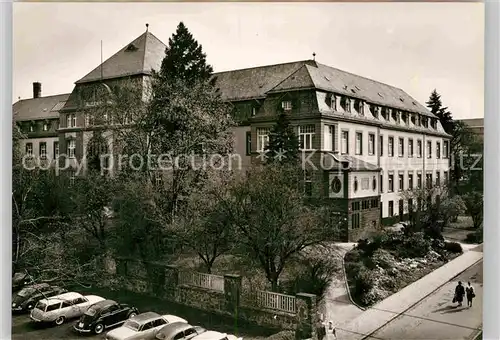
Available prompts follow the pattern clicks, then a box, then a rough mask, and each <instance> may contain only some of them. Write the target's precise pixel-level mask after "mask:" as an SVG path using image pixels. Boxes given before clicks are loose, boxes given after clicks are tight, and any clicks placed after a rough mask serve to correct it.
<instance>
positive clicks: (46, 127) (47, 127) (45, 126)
mask: <svg viewBox="0 0 500 340" xmlns="http://www.w3.org/2000/svg"><path fill="white" fill-rule="evenodd" d="M48 130H49V124H47V123H43V131H48Z"/></svg>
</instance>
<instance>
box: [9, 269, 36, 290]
mask: <svg viewBox="0 0 500 340" xmlns="http://www.w3.org/2000/svg"><path fill="white" fill-rule="evenodd" d="M30 282H31V280H30V277H29V275H28V274H26V273H14V275H13V276H12V291H13V292H16V291H18V290H20V289H22V288H23V287H24V286H26V285H27V284H29V283H30Z"/></svg>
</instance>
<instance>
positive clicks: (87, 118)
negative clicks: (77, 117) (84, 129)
mask: <svg viewBox="0 0 500 340" xmlns="http://www.w3.org/2000/svg"><path fill="white" fill-rule="evenodd" d="M91 125H92V119H91V115H90V113H87V114H86V115H85V126H91Z"/></svg>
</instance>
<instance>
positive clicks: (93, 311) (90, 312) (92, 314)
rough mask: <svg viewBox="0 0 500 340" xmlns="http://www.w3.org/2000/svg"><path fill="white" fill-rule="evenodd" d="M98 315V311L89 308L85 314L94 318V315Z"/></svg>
mask: <svg viewBox="0 0 500 340" xmlns="http://www.w3.org/2000/svg"><path fill="white" fill-rule="evenodd" d="M96 313H97V311H96V310H95V309H94V308H89V309H87V311H86V312H85V315H87V316H94V315H96Z"/></svg>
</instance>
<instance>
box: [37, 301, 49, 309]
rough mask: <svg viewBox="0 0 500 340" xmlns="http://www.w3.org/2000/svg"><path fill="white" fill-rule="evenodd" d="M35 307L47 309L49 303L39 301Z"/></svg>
mask: <svg viewBox="0 0 500 340" xmlns="http://www.w3.org/2000/svg"><path fill="white" fill-rule="evenodd" d="M35 308H37V309H39V310H41V311H45V308H47V305H46V304H45V303H43V302H38V303H37V304H36V307H35Z"/></svg>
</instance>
